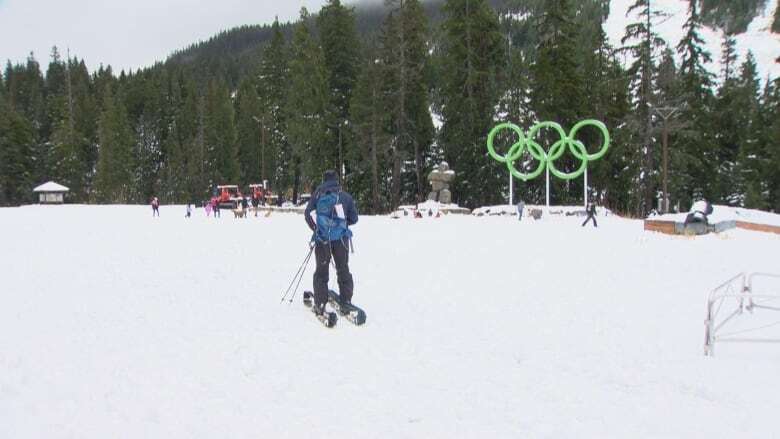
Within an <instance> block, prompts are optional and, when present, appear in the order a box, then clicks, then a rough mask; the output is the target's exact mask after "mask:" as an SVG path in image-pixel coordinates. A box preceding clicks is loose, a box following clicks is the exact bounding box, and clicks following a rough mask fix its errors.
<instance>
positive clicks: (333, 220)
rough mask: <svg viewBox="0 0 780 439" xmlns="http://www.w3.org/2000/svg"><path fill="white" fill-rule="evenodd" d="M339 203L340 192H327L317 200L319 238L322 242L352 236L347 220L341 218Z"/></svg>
mask: <svg viewBox="0 0 780 439" xmlns="http://www.w3.org/2000/svg"><path fill="white" fill-rule="evenodd" d="M338 204H339V192H336V193H333V192H326V193H324V194H322V195H320V197H319V199H318V200H317V231H316V232H315V234H316V236H317V240H318V241H320V242H330V241H338V240H340V239H341V238H343V237H344V236H351V234H350V232H349V229H348V228H347V220H346V219H345V218H339V216H338V214H337V213H336V205H338Z"/></svg>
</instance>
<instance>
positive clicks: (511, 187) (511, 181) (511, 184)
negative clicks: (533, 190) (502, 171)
mask: <svg viewBox="0 0 780 439" xmlns="http://www.w3.org/2000/svg"><path fill="white" fill-rule="evenodd" d="M514 180H515V179H514V177H512V172H510V173H509V205H510V206H511V205H512V204H513V202H514V199H515V197H514Z"/></svg>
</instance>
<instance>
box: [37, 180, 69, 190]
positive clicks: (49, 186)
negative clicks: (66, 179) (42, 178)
mask: <svg viewBox="0 0 780 439" xmlns="http://www.w3.org/2000/svg"><path fill="white" fill-rule="evenodd" d="M69 190H70V189H68V188H66V187H65V186H63V185H61V184H58V183H55V182H53V181H49V182H46V183H44V184H42V185H40V186H38V187H37V188H35V189H33V192H68V191H69Z"/></svg>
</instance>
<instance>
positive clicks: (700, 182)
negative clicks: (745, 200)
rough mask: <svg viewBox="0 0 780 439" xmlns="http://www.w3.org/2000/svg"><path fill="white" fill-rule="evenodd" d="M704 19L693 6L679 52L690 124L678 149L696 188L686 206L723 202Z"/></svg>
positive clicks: (685, 111)
mask: <svg viewBox="0 0 780 439" xmlns="http://www.w3.org/2000/svg"><path fill="white" fill-rule="evenodd" d="M701 27H702V23H701V17H700V16H699V14H698V10H697V7H696V3H695V2H691V3H690V7H689V9H688V20H687V21H686V23H685V25H684V27H683V28H684V30H685V34H684V36H683V38H682V39H681V40H680V43H679V44H678V45H677V52H678V53H679V54H680V55H681V56H682V62H681V63H680V71H679V75H680V87H681V88H680V93H681V94H682V95H683V96H684V98H685V101H686V106H685V108H684V109H683V111H682V116H681V117H682V118H683V119H684V120H686V121H687V122H688V124H689V125H688V127H687V129H686V130H685V131H684V133H681V136H680V138H679V139H678V142H677V145H678V146H677V147H678V148H680V149H682V150H683V151H685V153H686V154H687V155H688V156H689V157H691V159H692V160H691V162H690V165H691V166H689V167H687V169H684V170H683V171H684V172H686V173H687V174H688V175H689V176H690V177H691V180H692V182H693V186H691V187H688V188H684V192H683V193H682V194H679V195H681V196H682V199H681V201H682V202H683V205H690V203H692V202H693V201H695V200H696V199H701V198H707V199H708V200H711V201H715V202H721V201H722V200H723V194H722V193H720V192H719V191H718V188H717V185H716V183H715V182H716V179H717V175H718V173H719V170H718V165H719V164H718V156H717V151H718V150H717V146H716V142H715V139H714V136H713V135H712V129H711V123H712V119H711V117H712V115H711V112H712V104H713V95H712V89H711V87H712V84H713V82H712V75H711V73H709V71H707V69H706V67H705V64H707V63H709V62H710V61H711V57H710V54H709V53H708V52H707V51H706V50H705V49H704V48H703V47H702V46H703V44H704V40H703V39H702V38H701V35H700V30H701Z"/></svg>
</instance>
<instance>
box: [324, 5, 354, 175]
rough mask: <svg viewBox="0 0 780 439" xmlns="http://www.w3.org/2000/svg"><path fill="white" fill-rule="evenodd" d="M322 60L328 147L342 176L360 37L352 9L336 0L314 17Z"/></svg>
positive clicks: (347, 146)
mask: <svg viewBox="0 0 780 439" xmlns="http://www.w3.org/2000/svg"><path fill="white" fill-rule="evenodd" d="M317 27H318V29H319V36H320V42H321V45H322V55H323V61H324V63H325V68H326V70H327V78H328V90H329V91H330V93H329V102H328V119H327V122H326V123H327V126H328V139H327V142H328V143H329V146H328V147H327V149H328V150H335V151H337V152H338V162H337V163H338V166H337V169H338V173H339V176H340V177H342V179H343V168H344V151H346V150H347V149H348V148H349V145H348V143H347V141H348V139H350V137H351V136H350V135H349V124H348V123H347V121H348V118H349V105H350V101H351V98H352V92H353V89H354V87H355V81H356V79H357V63H358V53H359V49H360V40H359V39H358V35H357V31H356V30H355V11H354V9H353V8H347V7H345V6H343V5H342V4H341V1H340V0H328V3H327V4H326V5H325V6H323V8H322V9H321V10H320V12H319V15H318V16H317Z"/></svg>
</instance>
